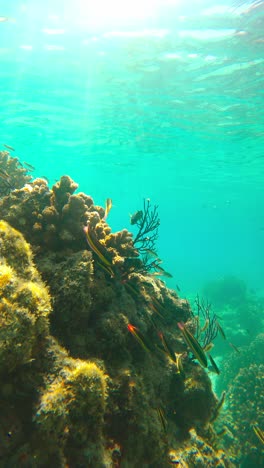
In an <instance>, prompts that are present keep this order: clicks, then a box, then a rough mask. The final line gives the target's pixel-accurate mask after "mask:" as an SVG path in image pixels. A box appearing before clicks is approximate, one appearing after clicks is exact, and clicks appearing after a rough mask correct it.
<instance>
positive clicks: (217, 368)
mask: <svg viewBox="0 0 264 468" xmlns="http://www.w3.org/2000/svg"><path fill="white" fill-rule="evenodd" d="M208 356H209V359H210V362H211V364H212V369H210V370H212V371H213V372H215V373H216V374H217V375H219V374H220V369H219V367H218V366H217V364H216V362H215V360H214V359H213V358H212V356H211V354H208Z"/></svg>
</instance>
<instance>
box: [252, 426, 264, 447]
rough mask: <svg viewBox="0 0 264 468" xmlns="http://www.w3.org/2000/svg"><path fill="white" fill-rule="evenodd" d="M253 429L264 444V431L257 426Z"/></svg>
mask: <svg viewBox="0 0 264 468" xmlns="http://www.w3.org/2000/svg"><path fill="white" fill-rule="evenodd" d="M252 429H253V431H254V432H255V434H256V436H257V438H258V439H259V440H260V442H262V444H264V431H262V429H260V428H259V427H258V425H257V424H252Z"/></svg>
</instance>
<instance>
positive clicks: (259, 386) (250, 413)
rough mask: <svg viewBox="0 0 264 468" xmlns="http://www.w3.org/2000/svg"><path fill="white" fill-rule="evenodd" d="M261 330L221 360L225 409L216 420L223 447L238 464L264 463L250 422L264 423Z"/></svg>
mask: <svg viewBox="0 0 264 468" xmlns="http://www.w3.org/2000/svg"><path fill="white" fill-rule="evenodd" d="M263 376H264V334H260V335H258V336H257V337H256V338H255V340H254V341H253V342H252V343H251V344H250V345H249V346H247V347H245V348H243V349H241V352H240V354H239V355H237V354H235V353H234V354H232V355H231V356H230V358H229V359H226V360H225V362H224V363H223V378H222V379H221V380H220V381H219V384H218V387H219V388H223V387H224V388H226V389H227V390H228V394H227V402H226V408H225V411H224V413H223V414H222V415H221V417H220V418H219V421H218V430H220V431H223V429H224V434H223V438H222V447H228V448H229V452H230V453H233V455H234V457H235V459H236V460H237V464H238V466H241V467H242V468H244V467H248V466H252V467H253V466H263V465H264V450H263V445H262V444H261V442H260V441H259V439H258V438H257V436H256V434H255V432H254V430H253V425H254V424H257V425H258V426H259V427H260V428H263V427H264V392H263V390H264V378H263Z"/></svg>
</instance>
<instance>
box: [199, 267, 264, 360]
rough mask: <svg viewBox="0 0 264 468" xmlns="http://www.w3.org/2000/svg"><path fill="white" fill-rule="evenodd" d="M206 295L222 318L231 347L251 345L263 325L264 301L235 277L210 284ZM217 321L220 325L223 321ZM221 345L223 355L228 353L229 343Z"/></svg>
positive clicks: (204, 292) (207, 286)
mask: <svg viewBox="0 0 264 468" xmlns="http://www.w3.org/2000/svg"><path fill="white" fill-rule="evenodd" d="M203 296H204V297H206V298H207V300H208V302H210V303H211V304H212V307H213V309H214V310H215V313H216V315H217V316H218V317H221V325H222V323H223V324H224V327H222V328H224V332H225V335H226V338H227V342H228V343H229V345H230V346H231V347H234V346H235V347H236V348H237V347H238V348H239V347H240V346H242V345H249V343H250V342H251V341H252V340H253V339H254V338H255V337H256V335H257V333H258V331H259V330H260V329H261V328H262V326H263V312H264V298H263V297H259V296H258V295H257V294H256V293H255V292H254V291H252V290H249V289H248V288H247V285H246V283H245V282H244V281H243V280H241V279H239V278H236V277H234V276H231V275H230V276H224V277H223V278H220V279H219V280H216V281H211V282H209V283H207V284H206V285H205V286H204V288H203ZM217 321H218V323H219V322H220V320H219V318H218V320H217ZM253 324H254V325H253ZM219 332H220V334H221V331H220V330H219ZM230 341H231V344H230ZM218 344H219V346H220V349H221V353H223V354H224V353H226V352H228V347H227V346H226V344H227V343H224V342H222V343H218Z"/></svg>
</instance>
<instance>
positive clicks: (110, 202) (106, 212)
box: [103, 198, 113, 221]
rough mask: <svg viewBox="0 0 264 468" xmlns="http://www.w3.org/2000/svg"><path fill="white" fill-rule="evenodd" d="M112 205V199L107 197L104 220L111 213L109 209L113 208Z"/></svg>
mask: <svg viewBox="0 0 264 468" xmlns="http://www.w3.org/2000/svg"><path fill="white" fill-rule="evenodd" d="M112 206H113V203H112V199H111V198H107V199H106V202H105V214H104V217H103V220H104V221H105V220H106V218H107V216H108V215H109V211H110V210H111V208H112Z"/></svg>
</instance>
